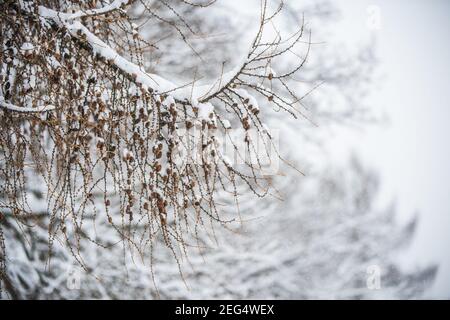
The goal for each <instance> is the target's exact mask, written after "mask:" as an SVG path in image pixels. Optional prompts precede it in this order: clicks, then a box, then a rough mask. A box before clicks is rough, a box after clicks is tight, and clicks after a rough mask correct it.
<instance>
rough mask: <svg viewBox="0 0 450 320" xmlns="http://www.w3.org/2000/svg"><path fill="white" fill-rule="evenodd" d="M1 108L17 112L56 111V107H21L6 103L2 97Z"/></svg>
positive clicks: (0, 99)
mask: <svg viewBox="0 0 450 320" xmlns="http://www.w3.org/2000/svg"><path fill="white" fill-rule="evenodd" d="M0 108H4V109H7V110H10V111H16V112H45V111H50V110H53V109H55V106H52V105H44V106H38V107H19V106H16V105H14V104H11V103H8V102H6V101H5V99H4V98H3V97H0Z"/></svg>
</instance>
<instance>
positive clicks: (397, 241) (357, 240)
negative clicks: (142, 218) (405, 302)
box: [4, 0, 450, 299]
mask: <svg viewBox="0 0 450 320" xmlns="http://www.w3.org/2000/svg"><path fill="white" fill-rule="evenodd" d="M259 3H260V2H259V1H258V0H248V1H238V0H224V1H217V3H215V4H214V6H212V7H211V8H207V9H202V10H204V12H205V13H201V11H195V10H194V12H189V11H188V12H187V13H186V14H187V15H189V18H190V19H192V20H193V21H200V26H201V27H202V29H204V30H207V31H208V36H207V37H205V38H203V37H198V38H195V37H194V38H193V39H190V40H192V43H193V46H194V47H195V48H196V50H198V52H200V53H201V55H202V58H203V60H202V62H200V61H199V60H198V57H197V56H196V55H195V54H193V53H192V50H191V49H190V48H189V47H187V46H185V45H184V44H183V42H182V41H179V39H178V42H177V41H175V40H173V39H172V38H170V37H169V39H168V40H166V41H164V38H162V39H161V41H160V42H159V43H158V46H159V47H160V48H161V49H162V51H163V52H164V54H163V55H161V54H160V53H158V52H155V53H152V55H151V56H150V57H147V58H149V59H148V61H147V63H145V67H146V68H147V71H151V72H155V73H159V74H164V75H165V77H166V78H170V79H176V80H177V82H178V83H183V81H185V80H190V79H192V77H193V75H194V74H196V73H197V72H198V73H200V74H201V75H203V76H204V77H205V78H211V77H214V76H217V75H218V74H220V72H221V67H222V63H223V62H224V61H225V64H224V66H225V69H227V70H228V69H230V68H232V66H234V65H235V64H236V62H237V61H239V60H240V57H241V56H242V55H243V54H245V51H246V49H247V48H248V42H249V41H251V39H252V38H253V36H254V33H255V31H256V30H257V27H258V18H259ZM133 10H136V12H139V7H136V8H134V9H133ZM199 12H200V13H199ZM165 13H166V14H167V12H165ZM168 14H170V12H168ZM449 15H450V4H449V3H448V2H447V1H445V0H442V1H438V0H434V1H420V0H414V1H406V0H395V1H387V0H385V1H381V0H378V1H376V0H374V1H366V0H363V1H361V0H358V1H356V0H339V1H296V0H287V1H286V6H285V11H284V13H283V15H281V16H280V17H278V18H277V19H276V21H275V23H276V24H277V30H278V31H280V32H281V33H286V34H289V33H292V32H293V31H294V30H295V27H297V26H298V25H299V24H301V22H302V17H304V21H305V23H306V25H305V27H306V29H307V30H311V32H312V38H311V41H312V46H311V52H310V55H309V57H308V61H307V64H306V65H305V67H304V68H303V69H302V70H301V72H300V73H299V74H298V75H296V77H295V79H291V82H292V83H290V85H293V86H295V88H296V90H298V92H300V93H304V94H307V96H306V98H305V99H304V101H303V103H304V105H303V107H304V112H305V114H306V115H307V119H306V118H305V119H299V120H297V121H295V120H293V119H287V118H286V117H283V115H281V114H279V115H278V114H272V115H271V116H270V118H267V119H265V121H266V122H267V123H268V124H269V126H270V127H271V128H273V129H279V130H280V150H281V152H282V154H283V156H284V157H286V158H287V159H288V161H289V162H290V163H292V164H293V165H295V166H296V167H297V168H298V169H300V170H301V171H302V172H303V173H304V174H305V176H302V175H300V174H298V172H296V171H295V170H293V169H292V168H290V167H289V166H286V165H282V166H281V167H280V170H279V174H278V175H276V176H274V177H273V185H274V186H275V188H276V190H278V192H274V193H273V194H272V195H271V196H269V197H267V198H265V199H259V198H255V197H254V196H252V195H250V194H249V195H248V196H247V195H246V193H245V191H243V192H244V194H245V196H243V197H242V198H241V199H240V215H241V218H242V221H243V223H242V224H240V225H237V226H231V227H230V228H228V229H226V228H215V229H214V230H209V231H210V232H211V233H208V232H207V233H205V234H202V235H201V237H200V239H199V243H198V248H193V249H192V250H190V251H189V254H188V255H187V256H181V258H180V259H179V260H175V259H174V257H173V254H172V252H170V250H168V249H167V248H165V247H164V246H163V245H162V243H161V241H159V242H158V241H155V243H154V244H153V247H152V252H151V253H149V255H148V256H144V257H140V256H138V255H137V254H133V253H132V252H131V254H128V253H127V254H125V251H126V250H130V251H132V249H131V248H128V247H126V246H125V247H123V246H114V245H112V246H111V247H110V248H108V249H104V248H99V247H98V246H96V245H94V244H93V243H91V242H86V243H82V244H81V251H82V257H83V260H84V263H85V264H86V265H87V266H88V268H87V269H81V268H80V267H79V265H77V261H75V260H74V257H73V256H72V255H71V253H70V252H69V251H68V249H67V248H65V247H64V245H62V243H59V242H58V241H55V244H54V248H53V251H54V252H53V258H52V260H51V264H48V261H47V257H46V255H47V250H48V245H47V240H48V234H47V224H48V221H47V220H46V219H47V218H46V206H45V205H46V202H45V191H43V190H40V188H39V183H40V181H38V180H36V181H34V180H33V176H31V177H29V179H30V181H32V182H33V183H32V184H31V185H32V186H33V189H32V190H30V191H31V194H30V201H31V203H32V204H33V208H32V209H33V210H34V211H35V212H36V214H37V216H39V217H41V218H42V220H40V221H41V223H40V224H39V225H36V226H35V227H34V228H29V229H28V228H23V226H19V225H17V224H16V223H15V222H14V221H13V220H8V219H5V222H4V225H5V231H4V232H5V239H6V241H5V243H6V249H7V250H6V251H7V252H8V253H9V255H8V261H7V276H8V283H6V285H5V289H6V292H7V295H6V298H69V299H75V298H104V299H111V298H112V299H126V298H137V299H154V298H163V299H178V298H194V299H206V298H221V299H224V298H242V299H248V298H250V299H251V298H282V299H315V298H325V299H348V298H367V299H378V298H387V299H397V298H417V299H420V298H444V299H449V298H450V251H449V250H448V246H449V245H450V235H449V234H450V233H449V231H450V230H449V228H450V197H449V190H450V185H449V184H450V165H449V164H450V151H449V148H450V145H449V144H448V142H447V141H446V140H447V137H448V136H449V135H450V129H449V127H448V125H447V121H448V119H450V111H449V110H450V109H449V105H448V103H449V102H448V101H450V91H449V85H450V74H449V73H448V70H449V67H450V66H449V63H450V59H449V58H450V45H449V41H450V40H449V39H450V38H449V37H448V34H447V33H448V30H450V28H449V27H450V26H449V24H450V19H449V18H450V17H449ZM144 25H145V24H144ZM145 26H146V27H142V28H140V30H139V32H140V34H141V35H142V36H143V37H144V38H147V39H154V38H155V37H156V38H160V35H161V34H164V31H167V30H164V29H160V28H163V27H161V26H160V25H158V24H157V23H154V22H152V21H150V23H149V24H148V25H145ZM205 39H206V40H205ZM298 54H299V55H302V54H304V52H299V53H298ZM288 57H289V56H288ZM292 59H295V56H294V55H293V56H291V57H290V58H286V59H285V60H283V61H281V62H279V64H278V65H277V68H280V69H281V70H282V69H283V68H286V67H288V66H289V65H291V64H293V60H292ZM205 62H206V63H205ZM311 90H312V91H311ZM263 103H264V102H261V103H260V106H261V108H262V110H264V109H263V108H264V104H263ZM262 113H264V112H262ZM243 190H245V189H243ZM221 201H222V203H221V206H222V207H223V211H224V213H225V214H230V216H233V214H235V212H234V213H233V211H232V210H231V209H230V208H232V207H233V201H232V200H230V199H227V198H223V199H221ZM116 202H117V199H115V198H112V209H111V210H114V206H115V203H116ZM228 209H230V210H229V211H230V212H228ZM94 220H95V218H94ZM84 227H85V228H86V229H85V231H86V232H87V233H88V234H90V235H91V236H92V237H93V238H94V237H95V239H100V240H101V242H102V243H109V244H114V243H115V242H117V235H116V234H115V233H114V231H112V230H110V228H108V225H107V224H105V223H103V224H102V223H96V222H95V221H89V220H88V221H87V222H86V223H85V224H84ZM91 232H92V234H91ZM213 232H214V236H212V235H211V234H212V233H213ZM125 249H126V250H125ZM140 258H142V260H140ZM148 261H152V262H151V263H149V262H148ZM180 271H181V272H180ZM373 276H375V278H373ZM370 279H372V280H373V279H375V282H371V281H370ZM13 288H14V289H13ZM8 290H9V291H8Z"/></svg>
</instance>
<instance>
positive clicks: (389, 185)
mask: <svg viewBox="0 0 450 320" xmlns="http://www.w3.org/2000/svg"><path fill="white" fill-rule="evenodd" d="M337 2H338V4H339V6H340V7H341V8H342V14H343V20H342V23H341V24H340V25H339V26H338V28H339V29H338V30H339V34H340V35H341V36H342V38H346V39H348V41H350V42H354V43H358V42H359V41H364V40H365V39H368V38H369V37H373V36H375V37H376V40H377V49H376V50H377V55H378V57H379V59H380V62H381V66H380V68H381V69H380V71H381V73H382V74H383V77H381V81H380V85H381V86H380V87H378V88H377V89H376V90H375V91H374V92H373V95H372V96H371V98H370V102H371V104H372V105H373V106H375V107H376V108H383V110H384V111H385V112H386V114H387V115H388V117H389V118H390V122H391V123H390V125H389V126H386V127H378V128H369V129H366V130H365V134H362V135H355V134H353V135H352V136H351V137H349V135H348V134H346V133H342V135H340V136H338V137H337V141H335V142H337V143H336V144H335V145H339V146H340V147H339V148H342V145H346V146H347V148H348V149H350V150H357V151H358V152H359V153H360V154H361V155H362V156H363V158H364V159H365V160H366V161H367V162H368V163H370V164H371V165H372V166H374V167H375V168H377V169H379V171H380V174H381V178H382V179H381V182H382V184H383V195H384V197H385V198H388V197H390V198H392V197H393V196H394V195H396V199H397V205H398V209H399V212H400V214H401V217H403V218H407V217H408V216H411V214H413V213H414V212H419V214H420V215H419V217H420V224H419V230H418V233H417V237H416V239H415V242H414V243H413V245H412V248H411V250H410V252H408V254H407V256H406V257H405V259H404V262H405V265H406V266H407V267H409V268H415V267H417V266H418V265H424V264H427V263H429V262H438V263H440V272H439V274H438V279H437V281H436V284H435V286H434V287H433V288H432V289H431V292H430V295H431V296H432V297H436V298H438V297H440V298H450V143H449V141H448V140H449V138H450V123H449V121H450V34H449V32H450V1H446V0H432V1H425V0H412V1H411V0H390V1H388V0H373V1H367V0H357V1H356V0H338V1H337ZM371 5H376V6H378V8H379V12H380V18H381V21H380V22H381V24H380V28H379V29H378V30H371V29H369V28H367V26H366V22H367V19H368V12H367V8H368V7H369V6H371ZM341 152H342V151H341Z"/></svg>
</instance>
